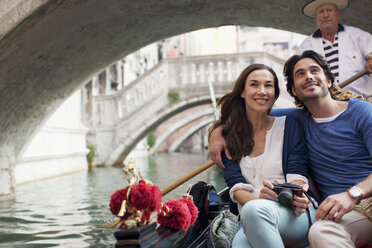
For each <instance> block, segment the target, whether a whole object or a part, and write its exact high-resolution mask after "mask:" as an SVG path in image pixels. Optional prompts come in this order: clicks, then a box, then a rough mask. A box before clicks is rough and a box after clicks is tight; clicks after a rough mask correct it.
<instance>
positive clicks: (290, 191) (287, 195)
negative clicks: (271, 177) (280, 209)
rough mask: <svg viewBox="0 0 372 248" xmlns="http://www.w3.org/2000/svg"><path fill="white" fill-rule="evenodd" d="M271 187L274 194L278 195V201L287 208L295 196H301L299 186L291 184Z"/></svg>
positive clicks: (278, 184)
mask: <svg viewBox="0 0 372 248" xmlns="http://www.w3.org/2000/svg"><path fill="white" fill-rule="evenodd" d="M273 185H274V188H273V190H274V192H275V193H277V194H278V201H279V202H280V203H281V204H282V205H284V206H289V205H290V204H291V202H292V201H293V197H294V196H295V195H297V196H301V195H302V188H301V186H299V185H295V184H291V183H283V184H280V183H273Z"/></svg>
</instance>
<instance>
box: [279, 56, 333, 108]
mask: <svg viewBox="0 0 372 248" xmlns="http://www.w3.org/2000/svg"><path fill="white" fill-rule="evenodd" d="M304 58H310V59H313V60H315V62H316V63H317V64H318V65H319V66H320V67H321V68H322V69H323V71H324V74H325V75H326V78H327V79H329V80H331V83H332V85H331V87H330V88H329V93H330V94H331V97H332V98H333V99H336V98H335V96H334V94H333V92H332V87H333V81H334V80H335V77H334V76H333V74H332V72H331V69H330V68H329V66H328V64H327V61H326V60H325V59H324V58H323V56H322V55H320V54H318V53H316V52H314V51H311V50H307V51H304V52H303V53H302V54H301V55H293V56H292V57H290V58H289V59H288V60H287V62H285V65H284V69H283V74H284V77H285V79H286V81H287V91H288V93H289V94H290V95H291V96H292V97H294V99H295V104H296V106H298V107H304V108H306V106H305V105H304V103H303V102H302V101H300V99H298V97H297V96H295V95H293V93H292V87H293V85H294V78H293V77H294V67H295V65H296V64H297V62H298V61H300V60H301V59H304Z"/></svg>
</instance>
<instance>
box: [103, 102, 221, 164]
mask: <svg viewBox="0 0 372 248" xmlns="http://www.w3.org/2000/svg"><path fill="white" fill-rule="evenodd" d="M221 96H222V95H216V97H217V98H219V97H221ZM210 102H211V99H210V95H201V96H197V97H192V98H188V99H185V100H182V101H179V102H177V103H176V104H169V105H168V106H167V107H165V108H164V109H163V110H162V111H161V112H159V113H157V116H156V117H155V118H150V119H146V120H145V121H144V122H143V123H141V125H137V128H136V130H128V132H126V133H125V134H124V135H122V136H121V137H120V138H119V140H118V143H117V144H116V146H115V148H114V150H113V151H112V152H111V153H110V154H109V157H108V159H107V160H106V164H121V163H122V162H123V161H124V159H125V157H126V156H127V155H128V154H129V152H130V151H131V150H132V149H133V148H134V147H135V146H136V144H137V143H138V142H139V141H140V140H142V139H143V138H144V137H146V135H147V134H148V133H149V132H151V131H152V130H153V129H154V128H155V127H156V126H158V125H160V124H161V123H163V122H164V121H166V120H168V119H169V118H170V117H172V116H174V115H176V114H178V113H180V112H182V111H184V110H186V109H190V108H192V107H195V106H199V105H204V104H207V103H210Z"/></svg>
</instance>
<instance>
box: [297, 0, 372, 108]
mask: <svg viewBox="0 0 372 248" xmlns="http://www.w3.org/2000/svg"><path fill="white" fill-rule="evenodd" d="M348 4H349V1H348V0H314V1H311V2H309V3H307V4H306V5H305V6H304V7H303V9H302V12H303V14H304V15H306V16H308V17H311V18H315V20H316V24H317V26H318V30H316V31H315V32H314V33H313V34H312V35H310V36H309V37H307V38H306V39H305V40H304V42H303V43H302V44H301V46H300V49H299V50H298V54H301V53H302V52H303V51H306V50H313V51H315V52H317V53H319V54H321V55H323V56H324V57H325V58H326V60H327V62H328V64H329V65H330V67H331V70H332V73H333V74H334V75H335V77H336V82H335V83H336V84H338V83H342V82H343V81H345V80H346V79H348V78H350V77H351V76H353V75H355V74H357V73H358V72H360V71H362V70H363V69H366V70H367V73H369V74H370V73H372V35H371V34H370V33H368V32H365V31H363V30H361V29H359V28H356V27H352V26H347V25H342V24H340V18H341V11H342V10H343V9H345V8H346V7H347V6H348ZM345 90H350V91H352V92H353V93H354V94H360V95H363V96H364V97H366V98H367V99H368V101H370V102H371V101H372V77H371V76H368V75H364V76H363V77H361V78H359V79H357V80H356V81H355V82H353V83H352V84H350V85H348V86H346V87H345Z"/></svg>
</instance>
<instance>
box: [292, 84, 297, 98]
mask: <svg viewBox="0 0 372 248" xmlns="http://www.w3.org/2000/svg"><path fill="white" fill-rule="evenodd" d="M292 94H293V95H294V96H297V92H296V89H295V87H294V85H292Z"/></svg>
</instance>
